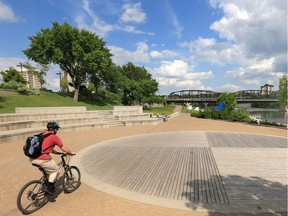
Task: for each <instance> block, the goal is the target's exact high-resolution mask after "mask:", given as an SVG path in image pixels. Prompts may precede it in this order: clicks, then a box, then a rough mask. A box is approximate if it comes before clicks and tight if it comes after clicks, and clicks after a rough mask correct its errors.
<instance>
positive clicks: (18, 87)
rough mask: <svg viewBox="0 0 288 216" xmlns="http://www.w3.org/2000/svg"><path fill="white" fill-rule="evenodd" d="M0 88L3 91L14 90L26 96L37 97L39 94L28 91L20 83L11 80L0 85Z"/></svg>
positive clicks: (31, 90) (36, 91)
mask: <svg viewBox="0 0 288 216" xmlns="http://www.w3.org/2000/svg"><path fill="white" fill-rule="evenodd" d="M0 87H1V88H3V89H14V90H17V91H19V92H20V93H22V94H26V95H39V94H40V92H39V91H38V90H35V89H29V88H28V87H27V86H26V85H25V84H23V83H20V82H16V81H15V80H11V81H9V82H6V83H2V84H1V85H0Z"/></svg>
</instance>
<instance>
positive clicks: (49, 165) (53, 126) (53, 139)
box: [30, 121, 75, 194]
mask: <svg viewBox="0 0 288 216" xmlns="http://www.w3.org/2000/svg"><path fill="white" fill-rule="evenodd" d="M59 129H60V126H59V124H58V123H57V122H55V121H49V122H48V123H47V131H45V132H44V133H43V134H47V133H50V135H49V136H47V137H46V138H45V139H44V141H43V143H42V151H43V153H42V154H41V155H40V156H39V157H38V158H36V159H32V158H31V159H30V162H31V163H32V165H36V166H40V167H42V168H43V169H44V170H45V172H46V173H47V174H49V177H48V184H47V190H48V193H51V194H52V193H54V192H55V185H54V184H55V180H56V178H57V176H58V165H57V163H56V162H55V161H54V160H53V159H52V157H51V156H50V155H49V154H50V153H55V152H56V151H55V150H54V147H55V146H58V147H59V148H60V149H61V150H62V151H63V152H66V153H68V154H69V155H75V152H72V151H71V150H70V149H69V148H68V147H66V146H64V145H63V143H62V141H61V139H60V137H59V136H57V135H56V134H57V132H58V130H59Z"/></svg>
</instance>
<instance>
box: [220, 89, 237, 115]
mask: <svg viewBox="0 0 288 216" xmlns="http://www.w3.org/2000/svg"><path fill="white" fill-rule="evenodd" d="M217 103H219V104H220V103H224V110H227V111H232V110H234V109H235V108H236V106H237V101H236V97H235V95H234V94H229V93H222V94H220V95H219V96H218V98H217Z"/></svg>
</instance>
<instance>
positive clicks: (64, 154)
mask: <svg viewBox="0 0 288 216" xmlns="http://www.w3.org/2000/svg"><path fill="white" fill-rule="evenodd" d="M53 154H56V155H61V156H67V155H69V154H68V153H66V152H57V151H55V152H53Z"/></svg>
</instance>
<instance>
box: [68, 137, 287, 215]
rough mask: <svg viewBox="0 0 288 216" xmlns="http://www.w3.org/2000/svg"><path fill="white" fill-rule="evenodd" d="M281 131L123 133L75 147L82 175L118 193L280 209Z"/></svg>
mask: <svg viewBox="0 0 288 216" xmlns="http://www.w3.org/2000/svg"><path fill="white" fill-rule="evenodd" d="M286 157H287V139H286V138H283V137H276V136H265V135H255V134H247V133H223V132H169V133H155V134H145V135H138V136H130V137H123V138H118V139H114V140H109V141H105V142H102V143H100V144H99V143H98V144H97V145H92V146H90V147H88V148H85V149H83V150H82V151H80V152H78V154H77V156H76V157H75V158H73V163H74V164H76V165H77V166H78V167H80V169H81V171H82V175H83V180H82V181H83V182H84V183H86V184H88V185H89V186H91V187H93V188H95V189H97V190H101V191H103V192H106V193H110V194H112V195H116V196H119V197H123V198H127V199H131V200H135V201H138V202H143V203H147V204H153V205H159V206H163V207H170V208H171V207H172V208H178V209H191V208H192V209H197V210H201V209H213V210H214V211H216V212H224V213H225V212H227V213H239V212H252V211H253V209H255V208H257V209H258V210H259V211H260V212H279V211H280V212H281V211H283V212H285V211H286V210H287V164H286V161H287V158H286Z"/></svg>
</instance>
